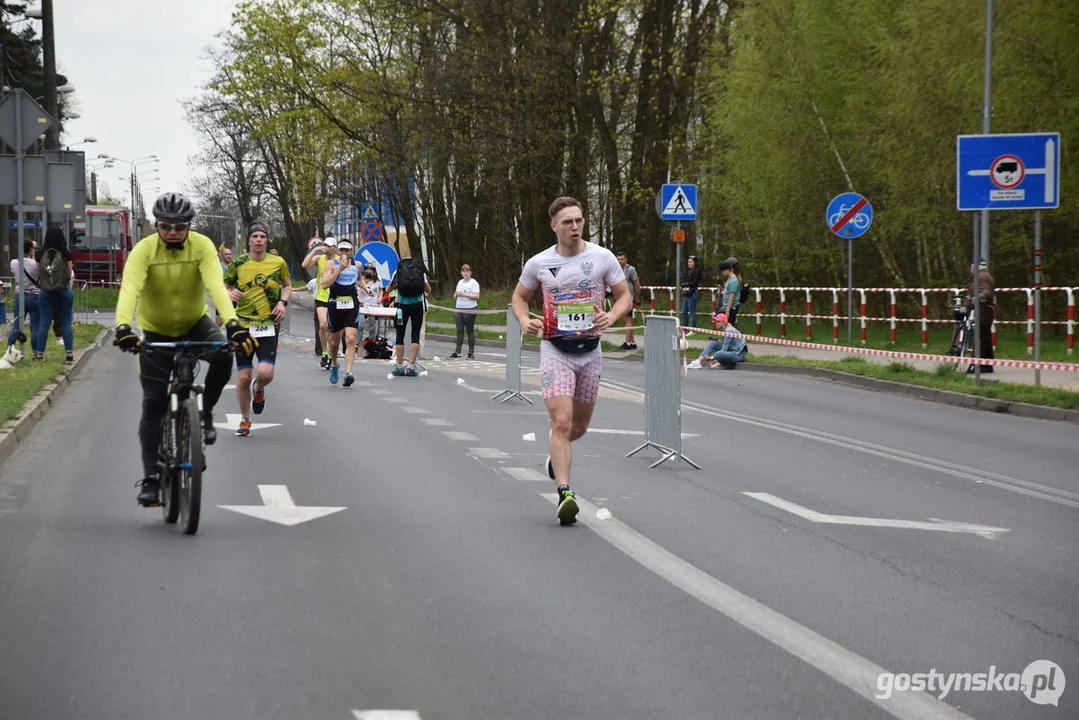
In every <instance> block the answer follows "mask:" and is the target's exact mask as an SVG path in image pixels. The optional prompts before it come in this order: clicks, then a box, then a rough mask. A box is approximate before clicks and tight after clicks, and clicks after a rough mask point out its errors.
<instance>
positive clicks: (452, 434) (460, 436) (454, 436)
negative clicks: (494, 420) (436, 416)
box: [442, 430, 479, 442]
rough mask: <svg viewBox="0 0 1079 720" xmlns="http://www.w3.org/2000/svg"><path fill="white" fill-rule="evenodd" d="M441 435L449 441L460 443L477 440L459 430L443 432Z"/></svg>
mask: <svg viewBox="0 0 1079 720" xmlns="http://www.w3.org/2000/svg"><path fill="white" fill-rule="evenodd" d="M442 434H443V435H445V436H446V437H448V438H449V439H450V440H461V441H462V442H475V441H477V440H479V438H478V437H476V436H475V435H473V434H472V433H470V432H461V431H460V430H443V431H442Z"/></svg>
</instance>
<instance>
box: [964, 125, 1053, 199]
mask: <svg viewBox="0 0 1079 720" xmlns="http://www.w3.org/2000/svg"><path fill="white" fill-rule="evenodd" d="M955 165H956V173H955V174H956V192H955V196H956V206H957V207H958V208H959V209H960V210H1048V209H1051V208H1055V207H1059V205H1060V133H1019V134H1013V135H960V136H959V137H957V138H956V149H955Z"/></svg>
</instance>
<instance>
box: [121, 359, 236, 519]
mask: <svg viewBox="0 0 1079 720" xmlns="http://www.w3.org/2000/svg"><path fill="white" fill-rule="evenodd" d="M196 348H202V349H203V350H204V352H203V353H196V352H195V349H196ZM168 351H174V352H175V356H174V358H173V363H172V374H171V376H170V377H169V390H168V400H169V405H168V411H167V412H166V413H165V417H164V419H163V420H162V421H161V422H162V427H161V444H160V445H159V446H158V451H157V458H158V460H157V462H158V470H159V471H160V478H161V512H162V515H163V516H164V518H165V522H167V523H170V524H173V523H175V522H176V521H177V520H179V521H180V528H181V529H182V530H183V531H184V533H186V534H187V535H194V534H195V533H196V532H198V529H199V517H200V514H201V511H202V474H203V472H205V471H206V453H205V448H204V447H203V441H202V385H196V384H195V380H196V379H197V377H198V374H199V362H198V361H199V360H200V359H204V356H205V355H206V354H207V353H208V352H221V353H231V352H232V345H231V343H229V342H227V341H223V342H192V341H189V340H184V341H179V342H151V343H143V344H142V346H141V347H140V352H141V353H142V355H143V361H144V362H153V356H154V354H155V353H159V352H168Z"/></svg>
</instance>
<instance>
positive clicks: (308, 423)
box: [303, 418, 318, 427]
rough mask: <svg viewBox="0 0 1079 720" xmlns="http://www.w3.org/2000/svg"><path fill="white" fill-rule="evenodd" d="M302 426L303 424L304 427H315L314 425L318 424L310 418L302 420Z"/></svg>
mask: <svg viewBox="0 0 1079 720" xmlns="http://www.w3.org/2000/svg"><path fill="white" fill-rule="evenodd" d="M303 424H304V425H305V426H306V427H315V425H317V424H318V423H316V422H315V421H314V420H312V419H311V418H304V419H303Z"/></svg>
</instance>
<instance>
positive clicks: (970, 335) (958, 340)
mask: <svg viewBox="0 0 1079 720" xmlns="http://www.w3.org/2000/svg"><path fill="white" fill-rule="evenodd" d="M952 313H953V314H954V315H955V331H954V332H953V333H952V347H951V349H950V350H948V354H949V355H955V356H957V357H961V358H972V357H974V334H975V333H976V332H978V328H977V327H975V325H974V313H973V312H970V310H968V309H967V299H966V298H965V297H962V296H960V295H956V296H955V297H954V298H952Z"/></svg>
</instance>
